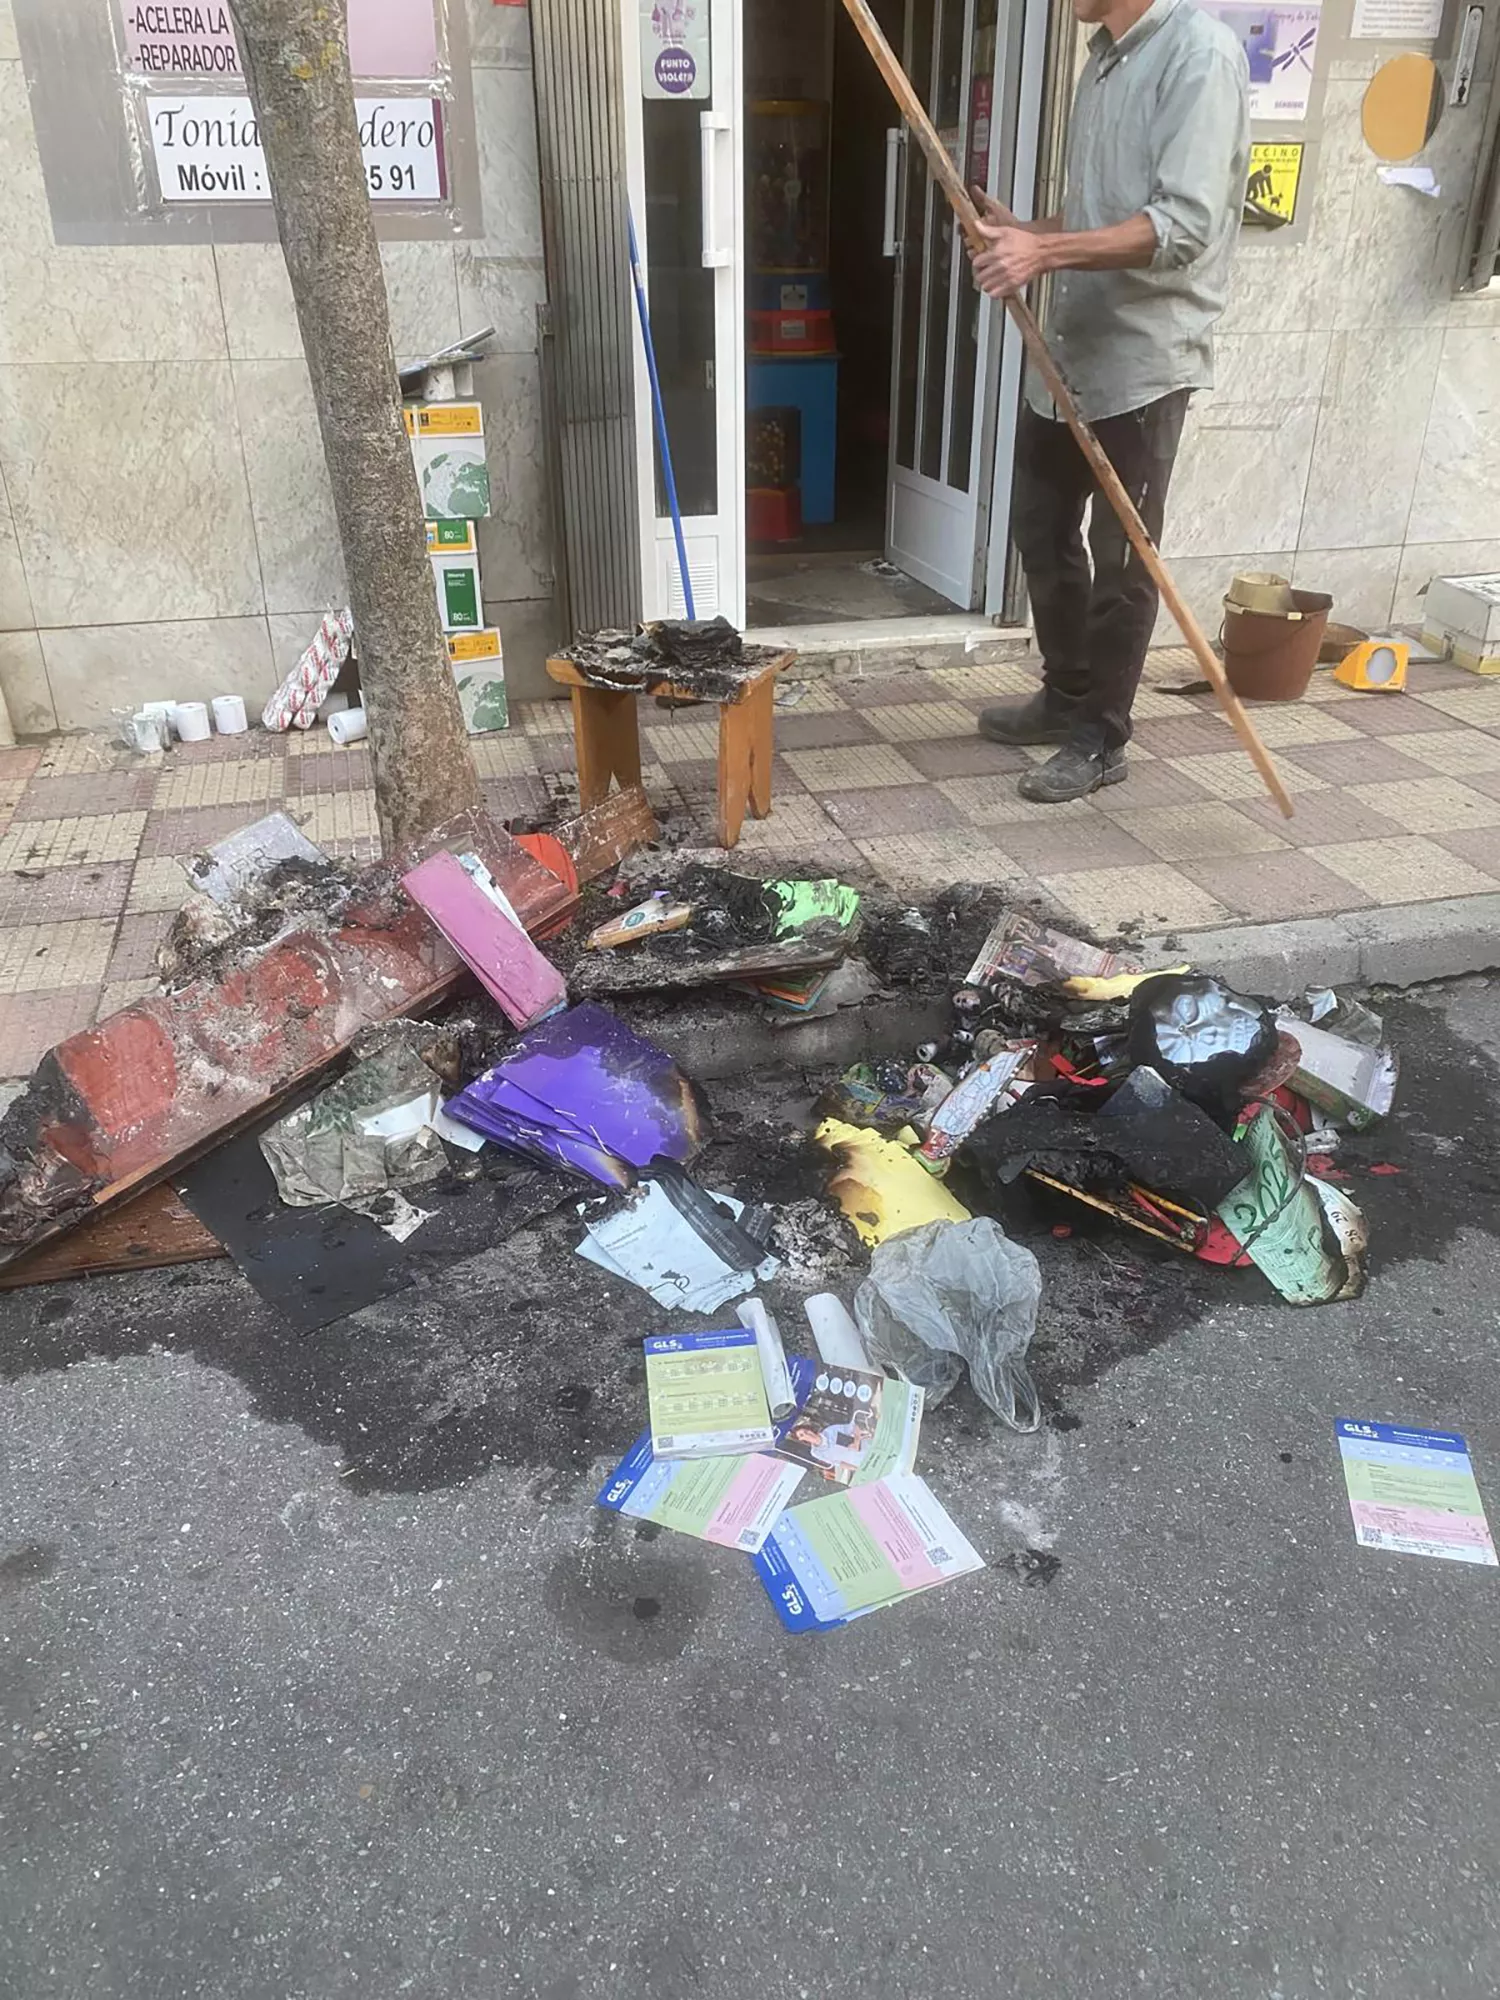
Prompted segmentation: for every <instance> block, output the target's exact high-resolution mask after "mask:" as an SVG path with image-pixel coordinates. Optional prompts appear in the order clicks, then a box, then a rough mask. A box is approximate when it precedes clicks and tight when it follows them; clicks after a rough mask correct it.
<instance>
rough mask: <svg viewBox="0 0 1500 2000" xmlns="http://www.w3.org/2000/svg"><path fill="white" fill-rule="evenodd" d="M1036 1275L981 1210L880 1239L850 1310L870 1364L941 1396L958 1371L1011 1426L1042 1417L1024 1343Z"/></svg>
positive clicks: (1038, 1286)
mask: <svg viewBox="0 0 1500 2000" xmlns="http://www.w3.org/2000/svg"><path fill="white" fill-rule="evenodd" d="M1041 1296H1042V1274H1041V1271H1040V1269H1039V1268H1038V1265H1037V1261H1036V1259H1035V1257H1033V1256H1032V1254H1031V1252H1030V1251H1029V1250H1027V1249H1024V1248H1023V1247H1022V1246H1021V1245H1020V1244H1019V1243H1012V1242H1011V1241H1010V1239H1009V1238H1008V1237H1007V1236H1006V1234H1005V1231H1004V1230H1003V1229H1002V1228H1001V1227H1000V1225H999V1223H997V1222H993V1221H991V1220H990V1218H989V1217H988V1216H980V1217H977V1218H976V1219H975V1220H974V1221H972V1222H928V1223H924V1224H923V1225H922V1226H921V1228H919V1229H908V1230H904V1231H903V1232H902V1233H901V1235H899V1236H893V1237H891V1238H890V1240H889V1241H888V1242H885V1243H882V1244H881V1245H880V1246H879V1248H878V1249H877V1250H876V1252H875V1254H874V1256H873V1257H872V1258H871V1259H870V1275H869V1276H868V1277H867V1278H866V1279H864V1281H863V1282H862V1283H861V1285H860V1287H859V1290H858V1291H857V1292H856V1293H855V1295H854V1317H855V1319H856V1320H857V1322H858V1324H859V1330H860V1333H861V1334H862V1335H863V1337H864V1343H865V1346H866V1348H867V1349H868V1350H869V1354H870V1358H871V1360H872V1361H874V1362H876V1363H877V1364H884V1365H886V1366H889V1367H892V1368H895V1369H897V1370H899V1372H900V1373H901V1374H902V1375H904V1376H905V1377H906V1379H907V1381H908V1382H915V1383H916V1384H917V1385H918V1386H919V1387H920V1388H922V1389H925V1390H926V1391H927V1399H928V1401H929V1402H931V1403H940V1402H941V1401H942V1400H943V1398H944V1396H946V1395H947V1394H948V1391H949V1390H950V1389H952V1388H953V1387H954V1386H955V1385H956V1384H957V1383H958V1382H959V1381H960V1380H961V1379H962V1376H963V1371H964V1363H965V1362H967V1363H968V1366H969V1379H970V1381H971V1382H972V1383H973V1384H974V1391H975V1394H976V1395H978V1396H979V1398H980V1399H981V1401H983V1402H985V1403H988V1405H989V1406H990V1408H991V1409H992V1410H993V1411H994V1412H995V1414H996V1415H997V1416H998V1417H999V1418H1000V1419H1001V1420H1002V1421H1003V1422H1004V1423H1007V1424H1009V1425H1010V1427H1011V1429H1012V1430H1017V1431H1034V1430H1036V1429H1037V1427H1038V1426H1039V1424H1040V1423H1041V1420H1042V1413H1041V1406H1040V1404H1039V1403H1038V1401H1037V1393H1036V1386H1035V1384H1034V1383H1033V1382H1032V1379H1031V1376H1030V1374H1029V1372H1028V1370H1027V1367H1026V1361H1025V1355H1026V1350H1027V1348H1028V1347H1030V1345H1031V1336H1032V1334H1033V1333H1034V1332H1035V1331H1036V1315H1037V1307H1038V1305H1039V1304H1040V1302H1041Z"/></svg>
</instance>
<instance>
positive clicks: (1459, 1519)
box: [1334, 1417, 1495, 1567]
mask: <svg viewBox="0 0 1500 2000" xmlns="http://www.w3.org/2000/svg"><path fill="white" fill-rule="evenodd" d="M1334 1431H1335V1434H1336V1435H1337V1437H1338V1441H1339V1455H1340V1457H1341V1458H1342V1459H1343V1462H1344V1484H1345V1486H1346V1487H1347V1488H1348V1491H1349V1512H1350V1513H1351V1514H1352V1515H1353V1516H1354V1533H1355V1537H1356V1539H1357V1540H1358V1541H1359V1542H1360V1543H1361V1544H1362V1545H1363V1546H1364V1547H1365V1548H1367V1549H1391V1550H1393V1551H1394V1552H1395V1553H1396V1554H1397V1555H1406V1556H1441V1557H1443V1558H1445V1559H1446V1560H1447V1561H1449V1562H1466V1563H1486V1564H1488V1565H1490V1566H1491V1567H1494V1566H1495V1544H1494V1543H1493V1541H1491V1539H1490V1530H1489V1523H1488V1522H1487V1521H1486V1520H1485V1518H1484V1502H1483V1501H1482V1500H1481V1499H1480V1497H1479V1487H1478V1485H1477V1484H1476V1482H1475V1479H1474V1468H1473V1466H1472V1465H1471V1464H1470V1462H1469V1447H1468V1445H1467V1444H1466V1443H1465V1442H1464V1440H1463V1439H1462V1438H1461V1437H1460V1436H1459V1434H1458V1433H1457V1431H1411V1430H1405V1429H1403V1428H1402V1427H1401V1426H1400V1425H1398V1424H1375V1423H1355V1422H1351V1421H1350V1419H1349V1418H1347V1417H1341V1418H1340V1419H1339V1421H1338V1422H1337V1423H1336V1424H1335V1425H1334Z"/></svg>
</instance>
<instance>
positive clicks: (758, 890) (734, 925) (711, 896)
mask: <svg viewBox="0 0 1500 2000" xmlns="http://www.w3.org/2000/svg"><path fill="white" fill-rule="evenodd" d="M672 893H673V894H674V895H675V896H677V897H679V898H680V899H681V900H682V901H683V902H685V903H692V904H693V905H694V906H695V907H694V911H693V921H692V922H691V924H689V926H688V930H689V932H690V933H691V934H692V936H693V937H694V938H696V939H698V940H699V941H701V942H702V943H703V944H705V945H707V946H709V947H710V948H711V949H712V950H714V951H732V950H733V949H734V948H735V946H737V945H742V944H765V943H767V942H768V941H769V940H770V939H771V938H773V937H775V935H776V926H777V925H778V924H779V923H780V921H781V901H780V898H779V897H777V896H773V895H772V893H771V891H770V890H769V889H768V888H767V887H766V885H765V883H764V882H762V881H760V880H759V879H758V878H757V877H756V876H753V875H737V874H735V872H734V870H733V869H732V868H709V867H707V866H705V865H704V863H702V862H701V861H694V862H690V863H689V864H688V866H687V867H686V868H683V869H680V870H679V871H678V874H677V878H676V881H675V882H674V883H673V885H672Z"/></svg>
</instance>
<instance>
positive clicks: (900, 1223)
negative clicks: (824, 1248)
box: [815, 1118, 974, 1248]
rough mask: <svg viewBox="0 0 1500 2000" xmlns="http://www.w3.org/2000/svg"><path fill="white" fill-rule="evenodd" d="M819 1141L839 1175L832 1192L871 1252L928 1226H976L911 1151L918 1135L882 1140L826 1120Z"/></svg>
mask: <svg viewBox="0 0 1500 2000" xmlns="http://www.w3.org/2000/svg"><path fill="white" fill-rule="evenodd" d="M815 1136H816V1138H817V1141H818V1144H819V1145H820V1146H821V1147H823V1149H824V1151H825V1152H829V1153H831V1154H832V1155H833V1157H834V1160H835V1163H836V1165H837V1169H838V1170H837V1172H836V1173H835V1174H834V1176H833V1179H832V1180H831V1181H830V1182H829V1183H828V1192H829V1193H830V1194H831V1195H832V1196H833V1198H834V1200H835V1201H837V1203H838V1205H839V1207H840V1208H841V1209H842V1210H843V1211H844V1213H845V1215H847V1216H848V1218H849V1220H850V1221H851V1222H852V1223H853V1224H854V1227H855V1229H856V1230H857V1231H858V1232H859V1239H860V1241H861V1242H862V1243H868V1244H869V1245H870V1246H871V1247H872V1248H873V1247H874V1245H875V1244H877V1243H884V1242H885V1240H886V1238H887V1237H888V1236H899V1235H900V1234H901V1232H902V1230H903V1229H918V1228H920V1227H921V1225H922V1224H923V1223H924V1222H972V1221H973V1219H974V1218H973V1216H972V1215H970V1213H969V1211H968V1210H967V1209H966V1208H965V1207H964V1205H963V1203H962V1202H961V1201H955V1200H954V1198H953V1196H952V1195H951V1194H949V1192H948V1190H947V1188H946V1187H944V1185H943V1183H942V1182H941V1181H940V1180H935V1179H934V1178H933V1176H932V1175H931V1174H930V1173H928V1171H927V1169H926V1168H925V1167H924V1166H923V1165H922V1163H921V1162H920V1161H919V1160H918V1159H917V1157H916V1155H915V1153H913V1152H912V1151H911V1150H910V1148H909V1147H908V1146H906V1145H903V1144H902V1140H903V1139H909V1140H910V1142H911V1145H912V1146H915V1144H916V1143H917V1135H916V1133H915V1132H913V1131H912V1129H911V1127H910V1126H909V1125H908V1126H905V1127H903V1128H902V1132H901V1135H900V1137H898V1138H895V1139H882V1138H881V1136H880V1134H879V1133H878V1132H866V1131H864V1130H862V1129H861V1127H860V1126H858V1125H846V1124H845V1123H844V1122H843V1120H842V1119H841V1118H825V1119H824V1120H823V1123H822V1124H821V1125H820V1126H819V1127H818V1130H817V1133H816V1135H815Z"/></svg>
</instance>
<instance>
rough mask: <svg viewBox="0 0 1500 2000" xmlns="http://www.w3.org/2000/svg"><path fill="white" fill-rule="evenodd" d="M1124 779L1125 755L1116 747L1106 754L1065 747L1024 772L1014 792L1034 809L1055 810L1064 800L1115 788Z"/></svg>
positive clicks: (1083, 747)
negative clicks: (1054, 807) (1038, 806)
mask: <svg viewBox="0 0 1500 2000" xmlns="http://www.w3.org/2000/svg"><path fill="white" fill-rule="evenodd" d="M1125 776H1126V767H1125V752H1124V749H1123V748H1122V747H1121V746H1120V745H1119V744H1116V745H1115V746H1114V747H1113V748H1112V749H1108V750H1106V749H1102V748H1095V747H1094V746H1093V745H1092V744H1088V743H1065V744H1064V745H1063V747H1062V749H1061V750H1059V751H1058V753H1057V755H1056V756H1055V757H1049V758H1048V759H1047V761H1046V763H1045V764H1038V765H1037V767H1036V769H1035V770H1032V771H1028V772H1027V773H1026V775H1025V776H1024V777H1023V778H1022V780H1021V782H1020V784H1019V785H1018V786H1017V787H1016V789H1017V790H1018V791H1019V792H1020V794H1021V797H1022V798H1023V799H1030V800H1031V801H1032V802H1033V803H1034V804H1035V805H1040V806H1057V805H1061V804H1062V803H1063V801H1064V800H1065V799H1086V798H1087V797H1088V795H1089V793H1090V792H1097V791H1098V790H1099V788H1100V786H1101V785H1118V784H1120V783H1122V782H1123V780H1124V778H1125Z"/></svg>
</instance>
